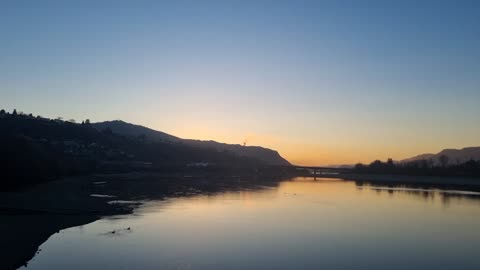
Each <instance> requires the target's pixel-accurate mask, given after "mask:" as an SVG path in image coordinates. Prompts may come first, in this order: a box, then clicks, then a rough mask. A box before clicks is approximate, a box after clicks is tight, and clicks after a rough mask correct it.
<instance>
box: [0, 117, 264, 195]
mask: <svg viewBox="0 0 480 270" xmlns="http://www.w3.org/2000/svg"><path fill="white" fill-rule="evenodd" d="M196 164H201V166H205V167H208V169H209V170H215V169H218V170H225V169H226V168H228V169H235V170H239V169H242V168H247V169H253V168H256V167H259V166H262V165H263V164H262V162H260V161H258V160H255V159H250V158H245V157H241V156H238V155H235V154H234V153H231V152H228V151H217V150H215V149H204V148H196V147H192V146H188V145H184V144H183V143H172V142H155V141H153V140H148V138H146V136H145V135H142V136H138V137H127V136H121V135H119V134H115V133H113V132H112V131H111V130H110V129H108V128H107V129H104V130H100V131H99V130H97V129H95V128H94V127H93V126H92V125H91V124H90V121H89V120H88V119H87V120H84V121H81V122H80V123H76V122H75V121H74V120H73V119H72V120H68V121H64V120H63V119H61V118H57V119H48V118H44V117H41V116H34V115H32V114H25V113H20V112H17V111H16V110H14V111H13V112H11V113H8V112H6V111H4V110H0V176H1V180H0V181H1V184H0V189H8V188H16V187H21V186H25V185H30V184H34V183H39V182H43V181H48V180H52V179H58V178H61V177H65V176H71V175H79V174H87V173H93V172H125V171H132V170H157V171H165V170H183V169H185V170H187V169H188V170H192V169H195V167H196Z"/></svg>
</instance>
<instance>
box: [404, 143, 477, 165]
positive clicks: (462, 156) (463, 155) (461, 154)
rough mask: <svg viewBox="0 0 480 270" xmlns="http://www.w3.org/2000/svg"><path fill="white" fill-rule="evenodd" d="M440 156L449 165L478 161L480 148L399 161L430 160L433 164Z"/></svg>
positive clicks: (454, 150) (469, 148)
mask: <svg viewBox="0 0 480 270" xmlns="http://www.w3.org/2000/svg"><path fill="white" fill-rule="evenodd" d="M441 156H447V157H448V163H449V164H456V163H464V162H466V161H468V160H471V159H473V160H480V147H465V148H462V149H444V150H442V151H440V152H438V153H436V154H430V153H427V154H421V155H418V156H414V157H411V158H407V159H404V160H401V161H400V162H411V161H415V160H422V159H425V160H429V159H432V160H433V161H434V162H436V163H437V162H439V158H440V157H441Z"/></svg>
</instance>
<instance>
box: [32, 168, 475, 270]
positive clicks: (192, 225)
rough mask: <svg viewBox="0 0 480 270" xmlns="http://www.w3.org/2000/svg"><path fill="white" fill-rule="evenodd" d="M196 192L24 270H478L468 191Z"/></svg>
mask: <svg viewBox="0 0 480 270" xmlns="http://www.w3.org/2000/svg"><path fill="white" fill-rule="evenodd" d="M204 184H205V186H203V187H204V188H203V189H197V188H198V187H196V190H200V191H201V192H193V193H190V192H185V193H182V192H181V189H177V190H176V191H174V192H173V190H170V191H172V192H170V193H171V194H173V195H169V196H165V195H163V196H160V198H159V197H158V196H157V197H156V199H155V200H146V203H145V204H144V205H143V206H142V207H140V208H138V209H137V210H136V211H135V213H134V214H132V215H124V216H116V217H114V218H103V219H101V220H98V221H96V222H93V223H91V224H88V225H85V226H83V227H82V228H81V229H79V228H78V227H75V228H70V229H66V230H63V231H61V233H59V234H55V235H53V236H52V237H51V238H50V239H49V240H48V241H47V242H46V243H44V244H43V245H42V246H41V249H42V252H41V253H40V254H39V255H37V256H36V257H35V258H34V259H33V260H32V261H30V263H29V265H28V268H27V269H190V268H194V269H226V268H228V269H248V268H256V269H263V268H269V269H298V268H302V269H303V268H307V269H308V268H314V269H318V268H326V269H359V268H360V269H385V268H389V269H406V268H417V269H431V268H436V269H480V268H479V267H480V262H479V261H478V260H477V257H478V250H479V248H480V234H478V232H477V231H478V227H479V226H480V205H479V199H480V196H478V194H477V193H476V192H471V193H469V192H458V191H454V190H443V189H440V188H433V189H432V188H426V187H412V186H408V187H407V186H385V185H375V184H371V183H366V182H355V181H343V180H340V179H319V178H317V179H316V181H314V180H313V179H312V178H295V179H290V180H287V181H267V182H255V184H251V183H250V184H246V183H240V184H238V185H234V187H233V186H232V185H231V184H226V183H223V182H217V183H216V184H215V185H213V186H220V187H222V188H217V189H215V188H213V186H211V185H210V184H206V183H204ZM207 186H208V187H209V188H205V187H207ZM225 186H229V187H230V188H227V189H225V188H224V187H225ZM184 188H187V189H188V190H191V187H189V186H187V185H186V186H185V187H184ZM150 192H152V191H150ZM98 193H99V194H101V192H98ZM114 195H116V196H119V195H118V193H115V194H114ZM135 195H136V196H138V195H140V194H139V193H136V194H135ZM139 197H142V199H144V200H145V197H143V196H139ZM120 198H122V199H124V197H122V196H120ZM446 200H447V201H448V202H447V203H446V202H445V201H446ZM445 205H448V207H445ZM128 228H130V229H128ZM112 232H113V233H112Z"/></svg>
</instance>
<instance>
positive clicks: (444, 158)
mask: <svg viewBox="0 0 480 270" xmlns="http://www.w3.org/2000/svg"><path fill="white" fill-rule="evenodd" d="M449 160H450V159H449V158H448V156H446V155H441V156H440V157H439V158H438V161H439V162H440V164H441V165H442V167H444V168H445V167H447V165H448V161H449Z"/></svg>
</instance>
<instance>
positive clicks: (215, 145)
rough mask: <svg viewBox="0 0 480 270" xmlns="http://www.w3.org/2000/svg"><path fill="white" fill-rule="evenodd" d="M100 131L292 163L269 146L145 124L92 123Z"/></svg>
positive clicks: (266, 161) (266, 162) (268, 160)
mask: <svg viewBox="0 0 480 270" xmlns="http://www.w3.org/2000/svg"><path fill="white" fill-rule="evenodd" d="M92 125H93V127H94V128H96V129H97V130H99V131H103V130H105V129H110V130H111V131H112V132H113V133H115V134H120V135H123V136H129V137H144V138H145V140H148V141H155V142H172V143H182V144H185V145H188V146H192V147H196V148H204V149H214V150H216V151H227V152H231V153H234V154H235V155H238V156H240V157H246V158H253V159H257V160H260V161H262V162H263V163H265V164H267V165H290V163H289V162H288V161H287V160H286V159H284V158H283V157H282V156H280V154H279V153H278V152H277V151H275V150H271V149H268V148H263V147H260V146H243V145H239V144H226V143H219V142H216V141H201V140H190V139H182V138H178V137H175V136H173V135H170V134H167V133H165V132H161V131H157V130H153V129H150V128H147V127H144V126H140V125H134V124H130V123H127V122H124V121H120V120H116V121H105V122H98V123H93V124H92Z"/></svg>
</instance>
